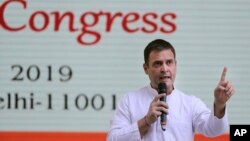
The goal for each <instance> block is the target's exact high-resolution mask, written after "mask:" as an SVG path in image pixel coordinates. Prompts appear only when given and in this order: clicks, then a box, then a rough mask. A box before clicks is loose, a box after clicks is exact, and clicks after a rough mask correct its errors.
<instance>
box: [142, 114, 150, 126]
mask: <svg viewBox="0 0 250 141" xmlns="http://www.w3.org/2000/svg"><path fill="white" fill-rule="evenodd" d="M143 119H144V122H145V123H146V125H147V126H148V127H150V123H149V121H148V119H147V116H144V118H143Z"/></svg>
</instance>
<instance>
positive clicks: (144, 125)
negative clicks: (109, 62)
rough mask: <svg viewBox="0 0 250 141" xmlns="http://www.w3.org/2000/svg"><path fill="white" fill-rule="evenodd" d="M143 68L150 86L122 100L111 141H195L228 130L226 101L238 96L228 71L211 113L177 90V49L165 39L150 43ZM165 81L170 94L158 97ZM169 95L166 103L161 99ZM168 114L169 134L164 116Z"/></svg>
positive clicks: (125, 96) (113, 123)
mask: <svg viewBox="0 0 250 141" xmlns="http://www.w3.org/2000/svg"><path fill="white" fill-rule="evenodd" d="M144 61H145V63H144V64H143V68H144V71H145V73H146V74H147V75H148V77H149V79H150V85H149V86H146V87H144V88H141V89H139V90H137V91H132V92H129V93H127V94H125V95H124V96H123V97H122V98H121V99H120V101H119V103H118V106H117V109H116V111H115V113H114V117H113V119H112V120H111V126H110V131H109V133H108V136H107V140H108V141H141V140H144V141H192V140H193V139H194V133H195V132H197V133H202V134H204V135H205V136H209V137H214V136H217V135H220V134H222V133H225V132H226V130H227V127H228V119H227V115H226V102H227V101H228V100H229V99H230V97H231V96H232V95H233V94H234V88H233V86H232V84H231V83H230V82H229V81H228V80H226V78H225V77H226V73H227V68H226V67H225V68H224V69H223V72H222V75H221V79H220V81H219V83H218V85H217V87H216V88H215V89H214V103H213V108H212V109H211V110H210V109H209V108H207V106H206V105H205V104H204V103H203V102H202V101H201V100H200V99H199V98H197V97H195V96H190V95H187V94H185V93H183V92H182V91H180V90H178V89H176V88H175V87H174V81H175V77H176V64H177V61H176V54H175V49H174V48H173V46H172V45H171V44H170V43H169V42H167V41H165V40H162V39H156V40H154V41H152V42H150V43H149V44H148V45H147V46H146V48H145V50H144ZM162 82H164V83H165V84H166V86H167V90H166V94H164V93H162V94H158V84H159V83H162ZM165 95H167V101H166V103H165V102H163V101H160V98H162V97H164V96H165ZM162 113H166V114H167V125H166V129H165V131H163V130H162V128H161V123H160V118H158V117H160V115H161V114H162Z"/></svg>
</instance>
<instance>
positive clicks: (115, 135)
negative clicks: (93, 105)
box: [107, 95, 141, 141]
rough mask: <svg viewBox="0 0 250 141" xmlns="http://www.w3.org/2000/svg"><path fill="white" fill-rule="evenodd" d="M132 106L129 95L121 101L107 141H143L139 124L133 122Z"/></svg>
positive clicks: (111, 123)
mask: <svg viewBox="0 0 250 141" xmlns="http://www.w3.org/2000/svg"><path fill="white" fill-rule="evenodd" d="M130 104H131V103H130ZM130 104H129V98H128V96H127V95H125V96H123V97H122V98H121V100H120V101H119V103H118V106H117V108H116V111H115V113H114V116H113V119H112V120H111V122H110V130H109V133H108V136H107V141H141V137H140V132H139V128H138V124H137V122H134V123H132V122H131V118H130V110H129V105H130ZM130 106H133V105H130Z"/></svg>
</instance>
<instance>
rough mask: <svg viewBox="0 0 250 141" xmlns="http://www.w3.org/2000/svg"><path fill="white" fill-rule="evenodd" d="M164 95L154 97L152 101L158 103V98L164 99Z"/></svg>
mask: <svg viewBox="0 0 250 141" xmlns="http://www.w3.org/2000/svg"><path fill="white" fill-rule="evenodd" d="M165 95H166V94H159V95H157V96H155V98H154V100H153V101H155V102H156V101H158V100H159V99H160V98H162V97H164V96H165Z"/></svg>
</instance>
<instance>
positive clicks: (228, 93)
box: [226, 87, 234, 95]
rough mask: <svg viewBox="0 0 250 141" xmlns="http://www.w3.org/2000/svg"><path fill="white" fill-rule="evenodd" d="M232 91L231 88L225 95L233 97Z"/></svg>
mask: <svg viewBox="0 0 250 141" xmlns="http://www.w3.org/2000/svg"><path fill="white" fill-rule="evenodd" d="M233 91H234V89H233V87H231V88H230V89H229V90H228V91H227V93H226V95H233Z"/></svg>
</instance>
